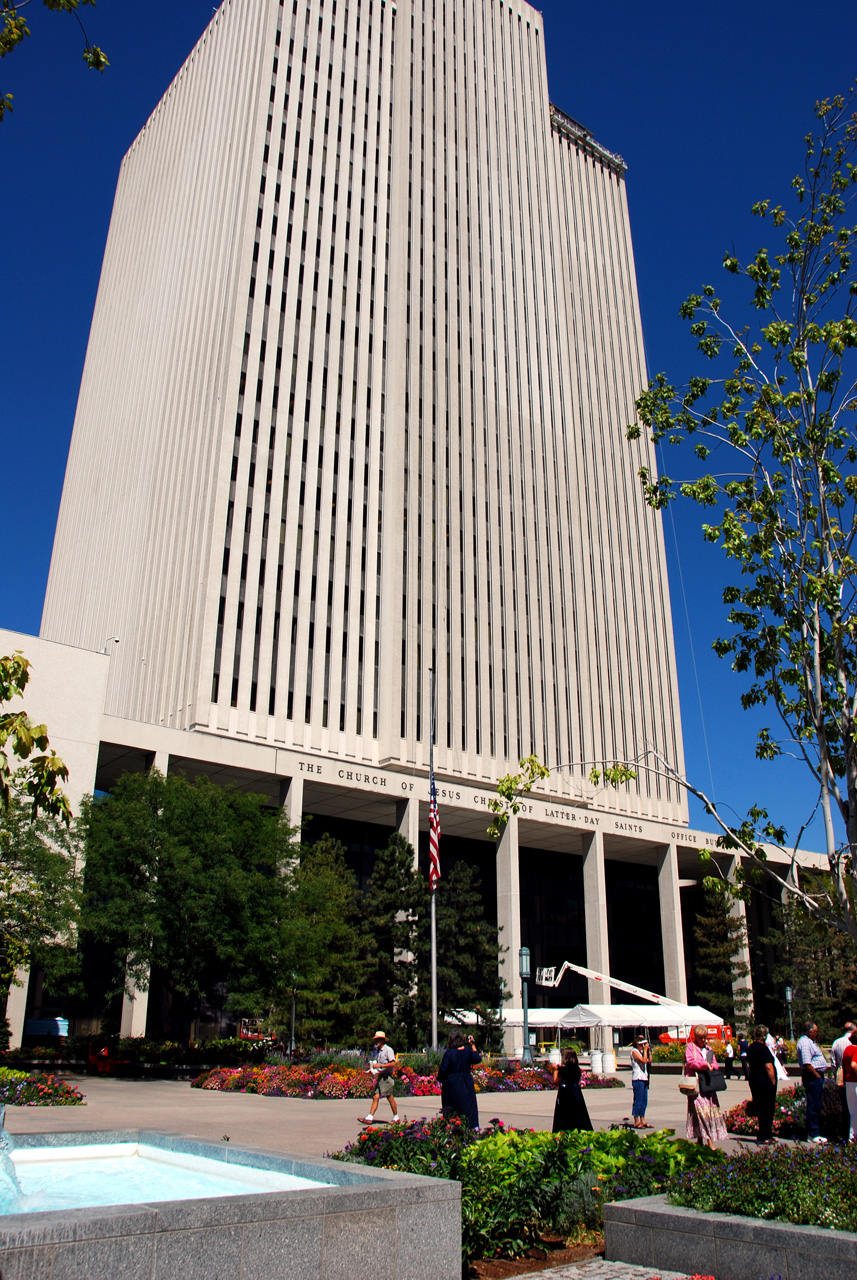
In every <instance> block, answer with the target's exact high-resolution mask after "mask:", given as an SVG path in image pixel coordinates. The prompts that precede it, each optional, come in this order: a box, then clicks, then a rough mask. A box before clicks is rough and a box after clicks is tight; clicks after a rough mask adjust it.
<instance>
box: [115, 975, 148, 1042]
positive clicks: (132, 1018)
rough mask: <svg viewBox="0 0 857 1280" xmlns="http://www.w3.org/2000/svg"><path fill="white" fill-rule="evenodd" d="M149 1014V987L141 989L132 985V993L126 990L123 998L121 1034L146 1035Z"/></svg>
mask: <svg viewBox="0 0 857 1280" xmlns="http://www.w3.org/2000/svg"><path fill="white" fill-rule="evenodd" d="M148 1014H149V989H148V987H147V988H146V990H145V991H141V990H140V989H139V988H138V987H132V988H131V993H130V995H129V994H128V992H127V991H126V992H125V995H124V997H123V999H122V1021H121V1023H120V1026H119V1034H120V1035H123V1036H145V1034H146V1019H147V1017H148Z"/></svg>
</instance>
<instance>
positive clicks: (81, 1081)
mask: <svg viewBox="0 0 857 1280" xmlns="http://www.w3.org/2000/svg"><path fill="white" fill-rule="evenodd" d="M66 1078H67V1079H69V1080H70V1081H72V1082H73V1083H75V1084H77V1085H78V1087H79V1088H80V1089H81V1090H82V1091H83V1093H84V1094H85V1095H86V1105H85V1106H82V1107H10V1108H9V1109H8V1111H7V1112H6V1127H7V1129H8V1131H9V1132H10V1133H11V1134H13V1135H14V1134H23V1133H51V1132H58V1131H78V1132H80V1131H84V1130H94V1129H125V1128H128V1129H135V1128H154V1129H161V1130H164V1131H167V1132H169V1133H177V1134H184V1135H190V1136H193V1137H196V1138H200V1139H204V1140H206V1141H209V1142H223V1141H226V1140H227V1139H228V1140H229V1141H230V1142H234V1143H236V1144H242V1145H249V1146H258V1147H266V1148H268V1149H269V1150H273V1151H286V1152H294V1153H295V1154H298V1155H303V1156H323V1155H326V1154H328V1153H329V1152H331V1151H337V1150H341V1148H342V1147H344V1146H345V1145H346V1144H347V1143H348V1142H351V1141H353V1140H354V1138H355V1137H356V1135H357V1134H358V1133H359V1131H360V1129H361V1125H360V1123H359V1116H360V1115H363V1114H365V1113H366V1104H365V1102H362V1104H361V1100H359V1099H356V1100H355V1099H352V1100H346V1101H341V1100H338V1099H335V1100H327V1099H325V1100H323V1101H317V1100H315V1099H303V1098H265V1097H260V1096H258V1095H256V1094H247V1093H215V1092H208V1091H206V1090H202V1089H191V1088H190V1085H189V1084H187V1083H186V1082H183V1081H175V1080H145V1081H140V1080H121V1079H105V1078H99V1077H74V1076H69V1077H66ZM620 1078H625V1079H626V1081H627V1080H628V1079H629V1077H628V1076H627V1073H625V1072H622V1073H621V1074H620ZM748 1097H749V1089H748V1087H747V1085H746V1084H745V1083H744V1081H743V1080H742V1081H737V1080H736V1081H731V1082H730V1085H729V1091H728V1099H729V1104H730V1105H731V1104H733V1103H735V1102H738V1101H740V1100H742V1099H745V1098H748ZM554 1098H555V1094H554V1093H553V1092H542V1093H505V1094H503V1093H494V1094H480V1095H479V1116H480V1120H481V1122H482V1123H483V1124H485V1123H486V1122H487V1121H488V1120H491V1119H492V1118H494V1117H497V1118H498V1119H500V1120H502V1121H503V1122H504V1124H507V1125H511V1126H514V1127H515V1128H519V1129H550V1127H551V1124H552V1119H553V1107H554ZM586 1102H587V1106H588V1108H589V1114H590V1116H591V1118H592V1122H593V1124H594V1125H595V1127H596V1128H598V1129H604V1128H608V1127H609V1126H610V1125H611V1124H613V1123H615V1122H617V1121H621V1120H622V1119H623V1118H624V1117H626V1116H628V1115H630V1111H631V1089H630V1087H629V1086H628V1085H627V1083H626V1087H625V1088H624V1089H594V1090H589V1091H587V1094H586ZM724 1103H725V1100H724ZM398 1106H399V1114H400V1116H402V1117H403V1118H407V1119H416V1118H418V1117H420V1116H433V1115H436V1114H437V1112H438V1110H439V1108H440V1098H436V1097H431V1098H399V1099H398ZM684 1114H685V1100H684V1098H683V1097H682V1096H681V1094H680V1093H679V1091H678V1076H677V1075H668V1076H655V1077H654V1078H653V1079H652V1084H651V1089H650V1098H649V1109H648V1119H649V1121H650V1123H651V1124H652V1125H653V1126H654V1127H655V1128H670V1129H674V1130H675V1131H676V1135H677V1136H678V1137H683V1136H684ZM378 1116H379V1118H382V1119H383V1118H385V1117H389V1116H390V1109H389V1106H388V1104H387V1103H386V1102H382V1103H381V1107H380V1108H379V1112H378ZM727 1145H728V1146H729V1147H737V1146H739V1145H740V1144H739V1143H736V1142H733V1141H730V1142H729V1143H728V1144H727ZM537 1274H538V1276H539V1277H540V1280H547V1278H548V1277H555V1278H556V1280H564V1278H565V1277H568V1280H652V1277H653V1275H654V1274H655V1273H654V1272H653V1270H652V1269H651V1268H641V1267H637V1266H630V1265H628V1264H625V1263H620V1262H605V1261H604V1260H603V1259H600V1258H596V1259H594V1260H592V1261H589V1262H584V1263H576V1264H570V1265H567V1266H562V1267H555V1268H551V1269H549V1270H545V1271H541V1272H538V1273H537ZM657 1274H658V1276H659V1278H660V1280H684V1274H683V1273H679V1272H672V1271H659V1272H658V1273H657Z"/></svg>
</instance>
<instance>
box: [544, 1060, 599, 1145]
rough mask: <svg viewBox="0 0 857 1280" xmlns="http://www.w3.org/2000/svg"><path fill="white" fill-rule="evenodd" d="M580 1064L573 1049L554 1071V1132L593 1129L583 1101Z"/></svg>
mask: <svg viewBox="0 0 857 1280" xmlns="http://www.w3.org/2000/svg"><path fill="white" fill-rule="evenodd" d="M581 1074H582V1072H581V1070H580V1064H579V1063H578V1061H577V1054H576V1053H575V1052H574V1050H573V1049H566V1051H565V1053H564V1054H563V1055H562V1066H556V1067H554V1069H553V1079H554V1084H555V1085H556V1105H555V1106H554V1109H553V1131H554V1133H564V1132H565V1131H566V1130H568V1129H591V1128H592V1121H591V1120H590V1119H589V1112H588V1111H587V1110H586V1103H585V1102H584V1101H583V1090H582V1089H581V1087H580V1077H581Z"/></svg>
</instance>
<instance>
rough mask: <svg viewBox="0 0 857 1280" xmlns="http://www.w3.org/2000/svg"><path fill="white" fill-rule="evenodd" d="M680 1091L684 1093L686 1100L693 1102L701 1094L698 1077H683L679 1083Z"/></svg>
mask: <svg viewBox="0 0 857 1280" xmlns="http://www.w3.org/2000/svg"><path fill="white" fill-rule="evenodd" d="M678 1091H679V1093H683V1094H684V1095H685V1097H686V1098H690V1099H691V1100H693V1099H694V1098H695V1097H696V1096H697V1094H698V1093H699V1089H698V1087H697V1083H696V1076H682V1078H681V1079H680V1080H679V1082H678Z"/></svg>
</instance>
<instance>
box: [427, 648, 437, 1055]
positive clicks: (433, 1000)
mask: <svg viewBox="0 0 857 1280" xmlns="http://www.w3.org/2000/svg"><path fill="white" fill-rule="evenodd" d="M429 703H430V706H431V710H430V712H429V778H430V783H429V785H430V787H431V790H432V803H433V804H435V805H436V804H437V801H436V800H435V799H434V667H430V668H429ZM430 807H431V806H430ZM429 823H430V824H431V817H430V818H429ZM429 839H430V840H431V832H430V833H429ZM429 882H430V884H431V886H432V887H431V1047H432V1049H435V1050H436V1049H437V1047H438V1044H437V914H436V911H435V884H434V880H433V878H432V877H431V873H429Z"/></svg>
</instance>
